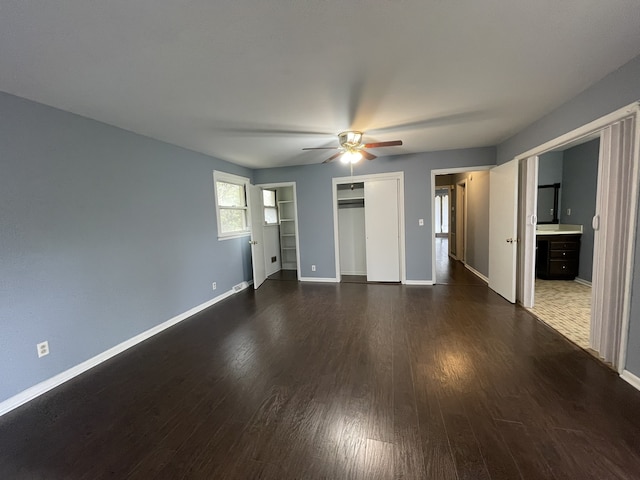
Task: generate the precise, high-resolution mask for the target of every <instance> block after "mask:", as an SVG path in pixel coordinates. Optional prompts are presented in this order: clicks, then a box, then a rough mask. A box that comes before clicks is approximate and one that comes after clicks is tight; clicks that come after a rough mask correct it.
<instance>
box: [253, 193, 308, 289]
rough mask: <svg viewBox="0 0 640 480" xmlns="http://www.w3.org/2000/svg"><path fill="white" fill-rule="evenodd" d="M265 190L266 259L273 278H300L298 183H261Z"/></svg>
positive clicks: (263, 199) (268, 270)
mask: <svg viewBox="0 0 640 480" xmlns="http://www.w3.org/2000/svg"><path fill="white" fill-rule="evenodd" d="M258 186H259V187H260V189H261V190H262V208H263V213H264V214H263V220H264V222H263V225H264V227H263V230H264V235H263V236H264V239H263V246H264V259H265V269H266V275H267V278H268V279H270V280H298V278H300V267H299V265H300V261H299V246H298V208H297V203H296V185H295V183H272V184H265V185H258Z"/></svg>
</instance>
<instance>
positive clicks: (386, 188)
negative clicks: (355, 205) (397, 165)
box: [364, 179, 400, 282]
mask: <svg viewBox="0 0 640 480" xmlns="http://www.w3.org/2000/svg"><path fill="white" fill-rule="evenodd" d="M364 217H365V232H366V237H367V238H366V250H367V280H368V281H370V282H399V281H400V238H399V237H400V228H399V215H398V181H397V180H396V179H391V180H371V181H366V182H364Z"/></svg>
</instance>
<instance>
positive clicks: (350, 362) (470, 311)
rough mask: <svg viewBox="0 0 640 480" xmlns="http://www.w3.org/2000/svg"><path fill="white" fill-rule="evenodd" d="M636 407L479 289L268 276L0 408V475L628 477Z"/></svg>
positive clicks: (619, 384) (622, 388)
mask: <svg viewBox="0 0 640 480" xmlns="http://www.w3.org/2000/svg"><path fill="white" fill-rule="evenodd" d="M638 412H640V392H637V391H636V390H634V389H633V388H632V387H631V386H629V385H627V384H626V383H625V382H624V381H622V380H620V379H619V378H618V377H617V376H616V375H615V374H614V372H612V371H611V370H609V369H608V368H607V367H605V366H604V365H602V364H600V363H599V362H598V361H596V360H595V359H593V358H592V357H591V356H590V355H588V354H587V353H585V352H583V351H582V350H580V349H579V348H577V347H575V346H574V345H572V344H571V343H569V342H568V341H567V340H565V339H564V338H563V337H562V336H560V335H559V334H557V333H555V332H554V331H552V330H551V329H549V328H547V327H545V326H544V325H543V324H542V323H540V322H539V321H537V320H535V319H534V318H533V317H532V316H531V315H530V314H529V313H528V312H526V311H525V310H523V309H521V308H519V307H516V306H513V305H510V304H508V303H506V302H505V301H504V300H503V299H501V298H500V297H498V296H497V295H495V294H494V293H492V292H491V291H490V290H489V289H488V288H486V287H482V286H465V285H461V286H444V285H442V286H434V287H417V286H396V285H371V284H339V285H338V284H309V283H305V284H301V283H297V282H283V281H272V280H268V281H266V282H265V284H264V285H263V286H262V287H261V288H260V289H259V290H258V291H257V292H254V291H245V292H241V293H240V294H238V295H236V296H234V297H231V298H228V299H226V300H225V301H223V302H221V303H219V304H217V305H215V306H213V307H211V308H210V309H208V310H207V311H205V312H202V313H200V314H198V315H196V316H195V317H193V318H192V319H190V320H187V321H185V322H183V323H181V324H179V325H177V326H175V327H173V328H171V329H170V330H167V331H165V332H163V333H161V334H160V335H158V336H156V337H154V338H153V339H150V340H149V341H147V342H145V343H143V344H141V345H139V346H138V347H135V348H133V349H131V350H130V351H127V352H125V353H123V354H122V355H120V356H118V357H115V358H113V359H111V360H110V361H108V362H106V363H104V364H102V365H100V366H98V367H96V368H95V369H93V370H91V371H89V372H87V373H85V374H84V375H82V376H80V377H78V378H76V379H75V380H73V381H71V382H69V383H67V384H65V385H63V386H62V387H60V388H58V389H56V390H54V391H52V392H49V393H48V394H46V395H44V396H42V397H40V398H38V399H36V400H35V401H33V402H31V403H30V404H28V405H25V406H23V407H21V408H19V409H17V410H14V411H13V412H11V413H9V414H7V415H5V416H4V417H0V478H2V479H23V478H24V479H37V478H46V479H99V478H140V479H150V478H167V479H174V478H203V479H227V478H229V479H231V478H238V479H255V478H264V479H367V480H369V479H459V480H460V479H474V480H478V479H509V480H512V479H520V478H525V479H536V480H539V479H613V478H617V479H632V478H636V479H637V478H639V476H640V415H639V414H638Z"/></svg>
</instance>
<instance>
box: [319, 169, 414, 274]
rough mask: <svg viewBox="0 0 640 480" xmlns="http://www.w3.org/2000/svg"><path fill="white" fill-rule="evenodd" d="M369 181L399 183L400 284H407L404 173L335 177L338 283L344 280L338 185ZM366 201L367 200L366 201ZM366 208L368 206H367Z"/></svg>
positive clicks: (334, 215) (333, 188) (334, 232)
mask: <svg viewBox="0 0 640 480" xmlns="http://www.w3.org/2000/svg"><path fill="white" fill-rule="evenodd" d="M367 180H397V181H398V234H399V235H400V239H399V246H400V283H402V284H405V283H407V268H406V260H405V221H404V172H388V173H372V174H368V175H352V176H348V177H333V178H332V179H331V190H332V192H331V194H332V196H333V248H334V252H335V255H334V256H335V262H336V281H337V282H340V281H341V280H342V274H341V273H340V236H339V232H338V185H339V184H344V183H360V182H366V181H367ZM365 201H366V200H365ZM365 208H366V204H365Z"/></svg>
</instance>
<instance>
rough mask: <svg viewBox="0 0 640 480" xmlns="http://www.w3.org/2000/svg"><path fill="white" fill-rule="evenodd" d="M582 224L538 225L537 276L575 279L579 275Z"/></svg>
mask: <svg viewBox="0 0 640 480" xmlns="http://www.w3.org/2000/svg"><path fill="white" fill-rule="evenodd" d="M581 236H582V225H558V224H555V225H538V227H537V228H536V277H538V278H542V279H545V280H573V279H574V278H576V277H577V276H578V267H579V260H580V237H581Z"/></svg>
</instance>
